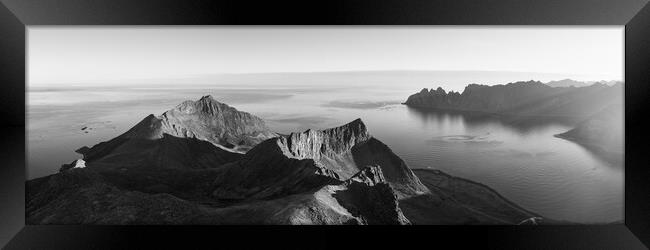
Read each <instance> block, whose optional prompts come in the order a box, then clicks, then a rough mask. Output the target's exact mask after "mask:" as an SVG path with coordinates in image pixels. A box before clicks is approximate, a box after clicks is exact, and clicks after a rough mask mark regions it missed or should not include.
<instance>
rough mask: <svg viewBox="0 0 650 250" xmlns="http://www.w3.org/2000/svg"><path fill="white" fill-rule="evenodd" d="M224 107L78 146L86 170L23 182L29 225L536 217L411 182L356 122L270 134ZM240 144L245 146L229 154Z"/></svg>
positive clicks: (448, 180)
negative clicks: (25, 189) (243, 152)
mask: <svg viewBox="0 0 650 250" xmlns="http://www.w3.org/2000/svg"><path fill="white" fill-rule="evenodd" d="M223 105H225V104H223ZM223 105H221V104H218V103H217V102H216V101H214V100H213V99H212V98H210V97H204V98H202V99H201V100H199V101H197V102H185V103H183V104H181V105H179V106H178V107H177V108H176V109H175V110H174V111H172V112H166V113H165V114H164V115H162V116H161V117H155V116H153V115H150V116H148V117H147V118H145V119H143V120H142V121H141V122H140V123H138V124H137V125H136V126H134V127H133V128H132V129H130V130H129V131H127V132H126V133H124V134H122V135H120V136H118V137H116V138H114V139H112V140H110V141H107V142H102V143H100V144H98V145H95V146H93V147H91V148H88V147H83V148H80V149H79V150H78V152H80V153H82V154H83V155H84V158H83V159H82V160H78V161H75V162H73V163H71V164H67V165H65V166H64V168H62V169H61V172H60V173H57V174H53V175H50V176H46V177H42V178H38V179H34V180H30V181H27V184H26V188H27V192H26V193H27V195H26V217H27V218H26V221H27V223H28V224H400V225H403V224H411V223H413V224H472V223H476V224H519V223H521V222H523V221H529V222H530V221H533V222H534V221H535V219H532V220H530V218H532V217H537V216H536V215H534V214H532V213H530V212H527V211H525V210H523V209H521V208H518V207H517V206H516V205H514V204H512V203H511V202H507V200H505V199H504V198H503V197H501V196H499V195H498V194H497V193H496V192H494V191H493V190H491V189H489V188H487V187H486V186H483V185H480V184H476V183H472V182H469V181H459V179H455V178H452V177H449V176H447V175H445V174H443V173H441V172H422V171H419V170H418V175H419V176H418V175H416V174H415V173H414V172H413V171H411V169H410V168H409V167H408V166H407V165H406V164H405V163H404V161H402V160H401V159H400V158H399V157H398V156H397V155H395V154H394V153H393V152H392V151H391V150H390V148H389V147H388V146H386V145H385V144H383V143H382V142H381V141H379V140H378V139H376V138H374V137H372V135H371V134H370V133H369V132H368V130H367V128H366V125H365V124H364V123H363V122H362V121H361V120H359V119H357V120H355V121H352V122H350V123H348V124H345V125H342V126H340V127H336V128H331V129H325V130H318V131H316V130H307V131H304V132H300V133H292V134H290V135H286V136H278V135H276V134H274V133H270V132H268V131H266V129H265V128H264V127H263V126H261V125H260V124H263V123H261V122H260V121H261V120H258V119H257V118H254V117H251V115H249V114H247V113H245V114H244V113H237V112H239V111H236V110H235V111H233V110H234V108H229V107H226V106H223ZM170 117H174V118H173V119H172V118H170ZM230 119H234V120H235V121H237V122H235V123H232V122H230V121H227V120H230ZM195 123H197V124H195ZM272 136H277V137H272ZM266 137H271V138H267V139H266V140H264V141H261V142H258V140H261V139H262V138H266ZM238 140H241V141H240V142H241V143H237V146H234V147H231V148H229V147H227V145H226V146H224V143H225V142H227V143H232V142H237V141H238ZM242 145H249V146H251V147H252V148H251V149H250V150H246V153H245V154H241V153H238V152H237V150H233V149H243V148H244V147H240V146H242ZM82 163H83V164H82ZM82 165H83V166H85V167H80V166H82ZM418 177H419V178H418ZM421 179H422V180H423V181H421Z"/></svg>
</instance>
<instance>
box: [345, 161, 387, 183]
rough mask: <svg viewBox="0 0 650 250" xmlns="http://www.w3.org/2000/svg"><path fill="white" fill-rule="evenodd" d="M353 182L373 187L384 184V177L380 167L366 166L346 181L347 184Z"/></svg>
mask: <svg viewBox="0 0 650 250" xmlns="http://www.w3.org/2000/svg"><path fill="white" fill-rule="evenodd" d="M353 181H356V182H361V183H365V184H367V185H368V186H374V185H376V184H378V183H385V182H386V177H384V173H383V172H382V171H381V167H379V166H368V167H365V168H363V169H361V171H359V172H358V173H356V174H355V175H353V176H352V177H350V179H348V180H347V182H348V183H349V182H353Z"/></svg>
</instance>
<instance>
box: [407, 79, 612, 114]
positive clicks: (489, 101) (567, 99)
mask: <svg viewBox="0 0 650 250" xmlns="http://www.w3.org/2000/svg"><path fill="white" fill-rule="evenodd" d="M622 97H623V84H622V83H617V84H615V85H612V86H609V85H605V84H602V83H594V84H592V85H590V86H587V87H578V88H576V87H550V86H548V85H546V84H544V83H542V82H538V81H527V82H514V83H508V84H505V85H503V84H499V85H493V86H488V85H478V84H470V85H468V86H467V87H465V90H464V91H463V92H462V93H459V92H453V91H451V92H449V93H447V92H446V91H445V90H443V89H442V88H440V87H439V88H437V89H435V90H434V89H431V90H428V89H426V88H425V89H422V91H420V92H419V93H416V94H413V95H411V96H409V97H408V99H407V100H406V102H404V104H406V105H408V106H412V107H421V108H431V109H444V110H458V111H473V112H484V113H493V114H500V115H517V116H556V117H583V118H586V117H588V116H590V115H592V114H594V113H596V112H598V111H600V110H603V109H604V108H605V107H607V106H609V105H611V104H613V103H620V102H621V101H622Z"/></svg>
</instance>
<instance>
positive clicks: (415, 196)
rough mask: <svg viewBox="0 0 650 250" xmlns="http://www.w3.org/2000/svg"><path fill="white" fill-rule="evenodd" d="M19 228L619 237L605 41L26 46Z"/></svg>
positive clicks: (94, 36)
mask: <svg viewBox="0 0 650 250" xmlns="http://www.w3.org/2000/svg"><path fill="white" fill-rule="evenodd" d="M27 45H28V51H29V53H28V58H27V59H28V86H27V87H28V89H27V93H26V95H27V103H26V107H27V110H28V113H27V123H28V131H27V134H26V140H27V145H28V148H27V152H28V155H27V160H28V166H27V176H28V180H27V181H26V202H25V203H26V208H25V209H26V222H27V224H54V225H60V224H99V225H132V224H139V225H142V224H144V225H150V224H176V225H242V224H243V225H262V224H267V225H268V224H271V225H275V224H290V225H305V224H309V225H311V224H316V225H384V224H397V225H458V224H477V225H494V224H504V225H552V224H611V223H622V221H623V199H624V198H623V180H624V178H623V177H624V165H623V163H624V161H623V159H624V102H623V100H624V96H623V93H624V87H625V83H624V80H623V29H622V27H588V26H585V27H572V28H559V27H526V28H521V27H499V26H493V27H490V26H487V27H453V26H450V27H435V26H430V27H399V28H398V27H368V28H363V27H351V28H344V27H302V28H300V27H274V26H271V27H219V26H213V27H210V26H208V27H173V26H170V27H155V28H149V27H137V26H133V27H129V26H125V27H104V28H97V27H93V28H88V27H73V26H71V27H64V28H61V27H38V26H33V27H32V26H30V28H28V44H27Z"/></svg>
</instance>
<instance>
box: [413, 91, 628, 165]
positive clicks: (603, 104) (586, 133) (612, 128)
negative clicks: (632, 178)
mask: <svg viewBox="0 0 650 250" xmlns="http://www.w3.org/2000/svg"><path fill="white" fill-rule="evenodd" d="M554 86H555V87H554ZM567 86H568V87H567ZM623 96H624V89H623V83H622V82H613V81H612V82H604V81H601V82H594V83H584V82H577V81H573V80H569V79H565V80H561V81H556V82H550V83H547V84H544V83H542V82H539V81H527V82H514V83H508V84H505V85H503V84H500V85H494V86H487V85H478V84H470V85H468V86H467V87H465V90H464V91H463V92H462V93H459V92H453V91H451V92H446V91H445V90H443V89H442V88H440V87H438V88H437V89H435V90H434V89H430V90H429V89H426V88H425V89H422V91H420V92H419V93H415V94H413V95H411V96H409V97H408V99H407V100H406V102H404V104H406V105H408V106H410V107H417V108H425V109H440V110H456V111H471V112H481V113H488V114H495V115H502V116H508V117H509V118H512V117H517V118H519V119H530V120H533V121H534V120H535V119H538V118H540V117H542V118H561V119H564V120H570V121H572V122H574V123H576V127H575V128H574V129H572V130H570V131H567V132H565V133H561V134H558V135H556V137H560V138H564V139H568V140H571V141H575V142H577V143H579V144H582V145H585V146H586V147H587V148H589V149H592V150H594V151H596V152H597V153H599V154H606V155H608V157H607V158H620V156H621V155H622V154H623V139H624V138H625V134H624V129H623V127H624V126H623V125H624V122H625V121H624V117H623V111H624V102H623Z"/></svg>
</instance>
